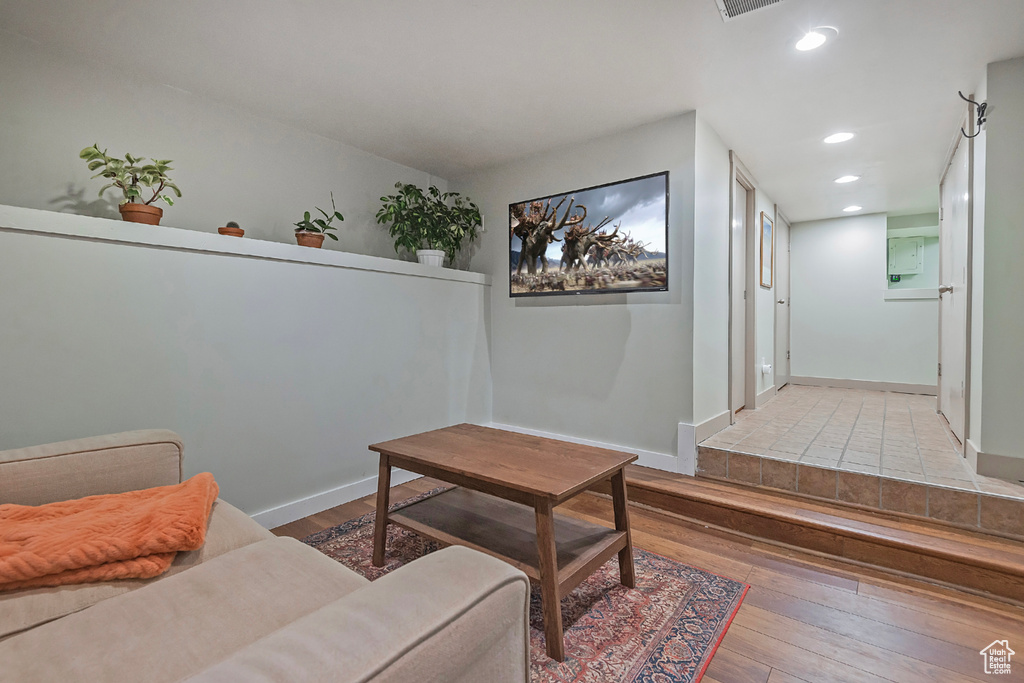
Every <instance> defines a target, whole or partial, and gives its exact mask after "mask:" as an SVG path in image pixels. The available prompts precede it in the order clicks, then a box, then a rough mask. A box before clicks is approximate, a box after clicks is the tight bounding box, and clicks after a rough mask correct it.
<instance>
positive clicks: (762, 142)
mask: <svg viewBox="0 0 1024 683" xmlns="http://www.w3.org/2000/svg"><path fill="white" fill-rule="evenodd" d="M819 25H831V26H835V27H837V28H838V29H839V38H838V40H836V41H835V42H834V43H829V44H827V45H826V46H825V47H823V48H821V49H819V50H816V51H813V52H807V53H800V52H797V51H796V50H794V49H793V43H794V42H795V41H796V40H797V39H798V38H799V37H800V36H801V35H803V33H804V32H805V31H806V30H808V29H810V28H813V27H815V26H819ZM0 27H2V28H4V29H6V30H9V31H14V32H17V33H19V34H21V35H23V36H26V37H28V38H32V39H34V40H36V41H38V42H40V43H43V44H44V45H48V46H49V47H50V48H51V49H53V50H55V51H58V52H61V53H63V54H66V55H68V56H70V57H73V58H76V59H85V60H89V61H92V62H94V63H97V64H99V65H103V66H108V67H111V68H117V69H120V70H123V71H124V72H125V73H127V74H129V75H131V76H135V77H141V78H145V79H147V80H148V81H151V82H152V81H155V82H159V83H163V84H167V85H170V86H173V87H176V88H180V89H183V90H187V91H190V92H192V93H195V94H196V95H201V96H204V97H207V98H210V99H213V100H217V101H220V102H223V103H226V104H229V105H232V106H235V107H238V108H240V109H244V110H247V111H250V112H253V113H255V114H258V115H261V116H265V117H268V118H271V119H275V120H278V121H282V122H286V123H290V124H293V125H295V126H298V127H301V128H304V129H307V130H310V131H313V132H316V133H319V134H321V135H324V136H326V137H329V138H333V139H336V140H340V141H343V142H346V143H349V144H351V145H353V146H355V147H359V148H361V149H364V150H366V151H369V152H371V153H373V154H377V155H379V156H382V157H386V158H388V159H392V160H395V161H398V162H401V163H403V164H407V165H409V166H412V167H415V168H419V169H422V170H425V171H429V172H431V173H433V174H435V175H438V176H441V177H446V178H451V177H455V176H458V175H460V174H463V173H466V172H467V171H471V170H473V169H477V168H482V167H485V166H489V165H493V164H497V163H501V162H504V161H508V160H510V159H514V158H517V157H523V156H527V155H529V154H531V153H534V152H537V151H539V150H543V149H549V148H551V147H555V146H559V145H564V144H569V143H573V142H576V141H580V140H584V139H587V138H590V137H595V136H598V135H601V134H605V133H610V132H613V131H617V130H622V129H626V128H630V127H632V126H635V125H639V124H642V123H646V122H650V121H654V120H657V119H661V118H664V117H667V116H671V115H673V114H678V113H682V112H685V111H689V110H692V109H697V110H698V111H699V112H700V113H701V114H702V115H704V116H706V118H707V120H708V121H709V122H710V123H711V125H712V126H713V127H714V128H715V129H716V130H717V131H718V132H719V134H720V135H721V136H722V139H723V140H724V141H725V143H726V144H727V145H728V146H729V147H731V148H733V149H735V150H736V151H737V152H738V154H739V155H740V158H741V159H742V160H743V162H744V163H745V164H746V166H747V167H748V168H749V169H750V171H751V172H752V173H753V174H754V176H755V177H756V178H757V179H758V181H759V183H760V184H761V185H762V187H763V188H764V189H765V191H766V192H767V193H768V194H770V195H771V196H772V197H773V198H774V199H775V201H776V202H778V204H779V206H780V208H781V209H782V210H783V211H784V212H785V213H786V214H787V215H788V217H789V218H790V219H792V220H810V219H817V218H825V217H831V216H836V215H842V213H841V209H842V208H843V207H844V206H847V205H849V204H853V203H856V204H860V205H862V206H863V207H864V210H865V212H873V211H888V212H890V213H897V214H898V213H914V212H917V211H934V210H937V206H938V192H937V182H938V176H939V173H940V166H941V164H942V160H943V157H944V155H945V152H946V150H947V148H948V146H949V144H950V142H951V141H952V134H953V132H954V131H955V130H956V128H957V126H958V125H959V124H958V119H959V117H960V115H961V112H962V107H961V102H960V101H959V99H958V98H957V94H956V91H957V90H958V89H962V90H964V91H965V92H967V91H969V90H971V89H973V88H975V87H976V86H977V85H978V84H979V83H980V82H981V79H982V77H983V75H984V69H985V65H986V64H987V63H988V62H992V61H998V60H1001V59H1007V58H1011V57H1016V56H1020V55H1024V0H856V1H853V0H831V1H828V0H783V2H781V3H780V4H778V5H775V6H773V7H771V8H769V9H764V10H760V11H757V12H754V13H751V14H748V15H745V16H741V17H739V18H737V19H735V20H733V21H730V22H728V23H726V22H723V21H722V20H721V18H720V16H719V14H718V10H717V8H716V6H715V2H714V0H644V1H635V2H623V1H622V0H574V1H567V0H561V1H553V0H515V1H513V0H475V1H473V2H469V1H467V0H462V1H457V0H431V1H429V2H427V1H424V0H376V1H375V2H371V1H369V0H364V1H359V2H357V1H347V2H346V1H340V0H222V1H210V0H182V1H179V2H174V3H168V2H165V1H164V2H158V1H157V0H133V1H132V2H128V1H126V0H90V1H89V2H69V1H68V0H4V1H3V2H0ZM993 105H994V106H998V103H993ZM838 130H850V131H853V132H856V133H857V138H856V139H855V140H854V141H852V142H849V143H845V144H843V145H831V146H826V145H824V144H822V143H821V138H823V137H824V136H825V135H827V134H829V133H832V132H835V131H838ZM847 173H851V174H856V175H862V176H863V179H862V180H861V181H859V182H856V183H851V184H849V185H844V186H838V185H835V184H833V183H832V180H833V179H834V178H836V177H838V176H840V175H844V174H847Z"/></svg>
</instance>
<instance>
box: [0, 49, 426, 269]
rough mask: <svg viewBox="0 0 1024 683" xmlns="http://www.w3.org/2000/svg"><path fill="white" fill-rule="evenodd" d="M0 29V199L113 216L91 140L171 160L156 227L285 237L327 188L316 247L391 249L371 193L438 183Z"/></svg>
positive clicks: (114, 198) (116, 150) (115, 150)
mask: <svg viewBox="0 0 1024 683" xmlns="http://www.w3.org/2000/svg"><path fill="white" fill-rule="evenodd" d="M0 36H2V39H0V93H2V95H0V97H2V106H0V150H3V152H2V154H3V160H4V163H3V164H2V165H0V204H8V205H13V206H24V207H30V208H36V209H48V210H51V211H56V210H61V211H69V212H72V213H80V214H85V215H91V216H105V217H112V218H117V217H118V214H117V203H118V201H119V195H118V194H117V193H116V192H113V191H108V192H107V194H106V195H105V196H106V201H104V200H100V199H99V198H98V197H97V194H96V193H97V192H98V190H99V188H101V187H102V186H103V184H104V183H103V182H102V179H96V180H90V179H89V178H90V176H91V175H92V173H90V172H89V170H88V168H87V167H86V164H85V162H83V161H82V160H81V159H79V158H78V152H79V151H80V150H81V149H82V148H83V147H87V146H89V145H91V144H93V143H99V145H100V146H101V148H102V147H107V148H109V150H110V153H111V154H118V155H121V154H123V153H125V152H131V153H133V154H135V155H137V156H140V155H141V156H145V157H150V158H152V157H161V158H169V159H172V160H173V161H174V163H173V164H172V166H173V167H174V169H175V171H174V172H173V174H172V177H173V178H174V179H175V180H176V181H177V183H178V186H179V187H181V189H182V192H183V193H184V196H183V197H182V198H181V199H180V200H178V201H177V202H176V203H175V205H174V206H173V207H170V208H167V207H164V208H165V211H164V221H163V224H164V225H169V226H175V227H181V228H188V229H191V230H201V231H205V232H216V230H217V228H218V227H219V226H222V225H224V224H225V223H227V222H228V221H230V220H234V221H237V222H238V223H239V224H240V225H241V226H242V228H243V229H245V231H246V238H247V239H249V238H256V239H261V240H274V241H280V242H289V243H293V244H294V237H293V232H292V231H293V230H294V226H293V225H292V223H294V222H295V221H297V220H299V219H301V218H302V212H303V211H306V210H309V211H312V210H313V207H314V206H319V207H321V208H328V207H329V206H330V192H331V191H333V192H334V197H335V201H336V202H337V205H338V209H339V210H340V211H341V212H342V214H344V216H345V222H344V223H342V224H341V227H340V229H339V230H338V235H339V237H340V242H338V243H335V242H333V241H331V240H327V241H326V243H325V245H324V247H325V248H329V249H342V250H344V251H349V252H354V253H362V254H374V255H379V256H387V257H391V258H395V256H396V255H395V252H394V248H393V246H392V243H391V242H390V241H389V238H388V236H387V233H386V231H385V230H384V229H383V228H381V227H380V226H377V225H376V224H375V222H374V218H373V216H374V214H375V213H376V211H377V209H379V208H380V197H381V195H383V194H387V193H390V192H393V191H394V184H395V182H397V181H399V180H401V181H403V182H412V183H417V184H419V185H426V184H427V183H428V182H431V181H433V182H434V183H435V184H438V185H439V186H440V187H442V188H444V187H446V183H445V181H443V180H441V179H439V178H431V177H430V176H428V175H427V174H426V173H423V172H420V171H416V170H413V169H410V168H407V167H405V166H401V165H399V164H396V163H394V162H391V161H387V160H385V159H381V158H379V157H375V156H373V155H371V154H367V153H366V152H363V151H360V150H357V149H355V148H353V147H349V146H347V145H343V144H341V143H338V142H335V141H333V140H328V139H326V138H323V137H320V136H317V135H313V134H311V133H307V132H304V131H301V130H298V129H296V128H292V127H290V126H286V125H282V124H280V123H275V122H272V121H268V120H265V119H259V118H256V117H254V116H250V115H248V114H245V113H243V112H240V111H238V110H235V109H232V108H229V107H226V106H222V105H219V104H217V103H215V102H210V101H206V100H202V99H200V98H197V97H195V96H193V95H191V94H188V93H185V92H183V91H180V90H176V89H172V88H169V87H167V86H163V85H160V84H152V83H137V82H136V83H133V82H127V81H125V80H124V79H123V78H122V77H121V76H120V75H119V74H115V73H111V72H110V71H105V70H100V69H97V68H94V67H92V66H91V65H89V64H85V63H81V62H72V61H68V60H67V59H65V58H63V57H61V56H57V55H54V54H51V53H49V52H47V51H44V50H43V49H41V47H40V46H38V45H37V44H35V43H33V42H30V41H28V40H26V39H24V38H22V37H20V36H16V35H13V34H10V33H2V34H0ZM160 205H161V206H162V203H161V204H160ZM140 229H142V228H140Z"/></svg>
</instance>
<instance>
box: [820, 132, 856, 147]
mask: <svg viewBox="0 0 1024 683" xmlns="http://www.w3.org/2000/svg"><path fill="white" fill-rule="evenodd" d="M852 139H853V133H834V134H833V135H829V136H828V137H827V138H825V142H826V143H828V144H830V145H834V144H836V143H837V142H846V141H847V140H852Z"/></svg>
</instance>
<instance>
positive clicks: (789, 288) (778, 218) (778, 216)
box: [772, 204, 793, 393]
mask: <svg viewBox="0 0 1024 683" xmlns="http://www.w3.org/2000/svg"><path fill="white" fill-rule="evenodd" d="M774 211H775V222H774V223H773V225H774V226H775V227H774V230H773V232H772V239H773V240H774V241H775V246H774V247H773V251H772V253H773V254H776V255H777V254H778V253H779V240H778V239H776V236H777V235H778V234H779V224H780V223H785V224H786V268H787V269H791V268H792V253H791V252H790V250H789V244H790V234H789V233H790V230H792V228H793V224H792V223H790V222H789V219H788V218H786V216H785V214H783V213H782V212H781V211H779V205H778V204H776V205H775V206H774ZM778 263H779V259H778V257H777V256H775V263H773V264H772V268H775V270H774V272H773V275H772V292H773V295H772V301H775V302H776V305H774V306H772V310H773V311H774V314H775V319H774V321H773V322H772V330H773V331H774V332H775V337H774V341H778V339H779V308H778V307H779V305H784V306H785V307H786V308H787V309H788V310H789V316H787V322H788V323H791V321H792V320H793V309H792V308H791V307H790V305H791V303H792V301H793V283H792V282H791V281H790V279H789V273H787V274H786V303H785V304H778V301H777V300H776V298H775V297H776V296H778V294H779V289H778V286H777V283H778V281H779V280H778V277H779V271H778V268H776V266H777V265H778ZM787 327H789V325H787ZM790 331H791V330H789V329H787V330H786V349H785V351H786V376H785V379H786V382H785V384H783V383H781V382H779V367H778V366H779V349H778V348H775V358H773V359H772V363H773V364H774V367H773V369H772V383H773V384H774V385H775V393H779V389H781V388H782V387H784V386H785V385H786V384H789V378H790V377H791V376H792V375H793V372H792V369H791V366H790V360H791V359H790V357H789V347H790V346H791V345H792V339H790Z"/></svg>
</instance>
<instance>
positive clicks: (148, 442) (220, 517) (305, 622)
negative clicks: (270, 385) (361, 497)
mask: <svg viewBox="0 0 1024 683" xmlns="http://www.w3.org/2000/svg"><path fill="white" fill-rule="evenodd" d="M182 455H183V449H182V444H181V439H180V438H179V437H178V436H177V435H176V434H174V433H173V432H169V431H164V430H147V431H138V432H127V433H123V434H114V435H110V436H102V437H96V438H90V439H80V440H76V441H67V442H63V443H56V444H49V445H45V446H36V447H32V448H24V449H19V450H9V451H2V452H0V503H18V504H23V505H39V504H42V503H46V502H49V501H56V500H66V499H70V498H77V497H81V496H88V495H95V494H99V493H118V492H122V491H128V490H133V489H138V488H146V487H150V486H161V485H166V484H173V483H176V482H178V481H180V480H181V475H182ZM226 493H230V492H226ZM529 593H530V589H529V582H528V580H527V578H526V576H525V575H524V574H523V573H522V572H520V571H518V570H516V569H514V568H513V567H511V566H510V565H507V564H505V563H503V562H500V561H498V560H496V559H494V558H491V557H488V556H487V555H483V554H481V553H477V552H475V551H472V550H469V549H466V548H458V547H452V548H446V549H444V550H441V551H438V552H435V553H432V554H431V555H428V556H426V557H424V558H422V559H419V560H416V561H415V562H412V563H410V564H409V565H407V566H405V567H402V568H401V569H399V570H397V571H395V572H393V573H391V574H389V575H387V576H385V577H383V578H381V579H379V580H377V581H375V582H373V583H370V582H368V581H367V580H366V579H364V578H363V577H361V576H359V575H358V574H356V573H354V572H352V571H350V570H348V569H346V568H345V567H343V566H342V565H341V564H339V563H338V562H336V561H334V560H332V559H330V558H328V557H327V556H325V555H323V554H322V553H320V552H318V551H316V550H314V549H313V548H310V547H309V546H306V545H304V544H303V543H301V542H299V541H296V540H294V539H290V538H277V537H275V536H274V535H273V534H271V533H270V532H269V531H266V530H265V529H263V528H262V527H260V526H259V525H258V524H256V523H255V522H254V521H253V520H252V519H250V518H249V517H248V516H246V515H245V514H244V513H242V512H241V511H239V510H238V509H236V508H234V507H232V506H231V505H228V504H227V503H225V502H224V501H222V500H218V501H217V502H216V503H215V504H214V506H213V512H212V514H211V516H210V525H209V530H208V533H207V537H206V544H205V545H204V546H203V547H202V548H200V549H199V550H196V551H194V552H188V553H179V554H178V556H177V558H176V559H175V561H174V564H173V566H172V568H171V570H170V571H169V572H167V573H166V574H164V575H163V576H161V577H158V578H156V579H149V580H127V581H111V582H107V583H96V584H84V585H78V586H65V587H60V588H43V589H31V590H21V591H12V592H5V593H0V681H4V682H5V683H6V682H7V681H17V683H29V682H32V681H89V682H90V683H100V682H103V683H111V682H113V681H132V682H133V683H138V682H140V681H146V682H147V683H148V682H159V681H183V680H187V681H247V682H249V681H295V682H304V681H444V682H445V683H454V682H456V681H466V682H467V683H468V682H469V681H473V682H474V683H475V682H479V681H525V680H527V678H528V676H529V642H528V639H529V630H528V625H527V610H528V604H529Z"/></svg>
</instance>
